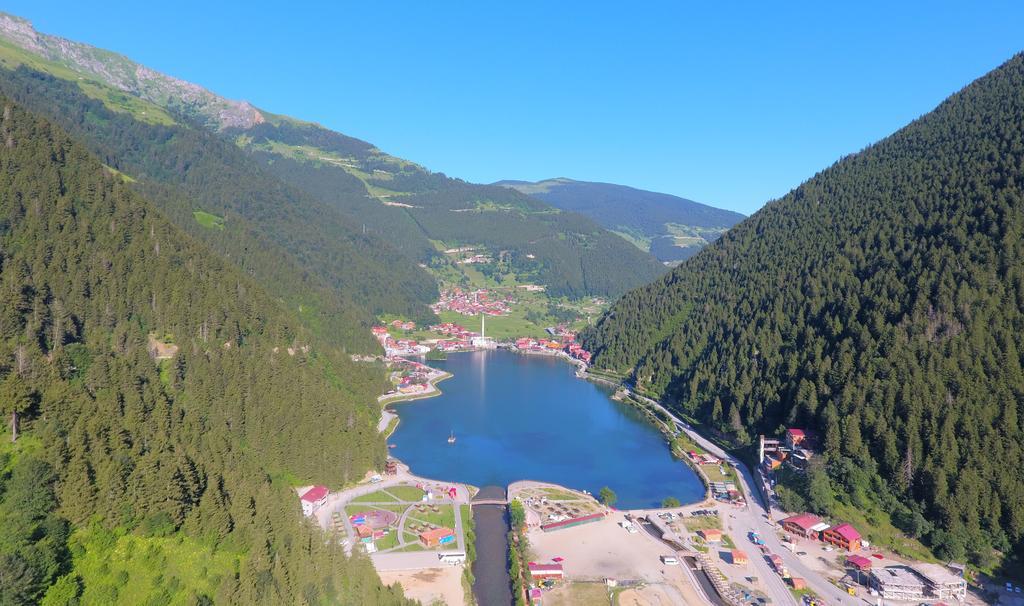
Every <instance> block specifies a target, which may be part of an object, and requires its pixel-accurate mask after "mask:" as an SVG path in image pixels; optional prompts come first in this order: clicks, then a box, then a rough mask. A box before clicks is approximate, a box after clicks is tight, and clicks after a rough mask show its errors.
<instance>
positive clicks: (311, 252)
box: [0, 66, 437, 350]
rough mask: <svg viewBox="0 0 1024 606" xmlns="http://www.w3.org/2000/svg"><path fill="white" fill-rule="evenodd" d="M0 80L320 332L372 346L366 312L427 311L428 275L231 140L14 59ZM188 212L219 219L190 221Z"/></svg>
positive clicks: (432, 291)
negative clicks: (135, 108) (124, 107)
mask: <svg viewBox="0 0 1024 606" xmlns="http://www.w3.org/2000/svg"><path fill="white" fill-rule="evenodd" d="M0 92H2V93H4V94H7V95H9V96H11V97H12V98H14V99H16V100H17V101H18V102H19V103H23V104H25V105H26V106H28V107H30V108H32V110H33V111H36V112H38V113H41V114H44V115H46V116H47V117H48V118H50V119H52V120H54V121H55V122H57V123H59V124H60V125H61V126H62V127H64V128H65V129H67V130H68V131H69V132H71V133H72V134H73V135H74V136H76V137H77V138H79V139H81V140H82V141H84V142H86V143H87V144H88V145H89V146H90V148H91V149H92V150H93V152H94V153H96V154H97V155H99V156H100V158H101V159H102V160H103V162H104V163H105V164H107V165H108V166H111V167H112V168H114V169H116V170H118V171H120V172H121V173H123V174H124V175H126V179H128V180H130V183H131V185H132V187H135V188H137V189H138V190H139V191H141V192H143V193H145V195H146V196H147V197H149V198H150V199H151V200H153V201H154V202H155V203H157V204H159V205H160V206H161V208H162V209H164V210H165V212H167V214H168V216H169V217H170V218H171V219H173V220H174V221H175V222H176V223H178V225H179V226H181V227H183V228H184V229H186V230H187V231H189V232H190V233H191V234H192V235H193V236H195V237H197V238H200V239H202V240H203V241H205V242H206V243H207V244H208V245H209V246H211V247H212V248H214V249H215V250H216V251H217V252H219V253H220V254H222V255H223V256H225V257H226V258H228V259H230V260H232V261H234V262H235V263H236V264H237V265H238V266H239V267H241V268H242V269H244V270H245V271H246V272H248V273H250V274H251V275H253V276H254V277H256V278H257V280H258V281H259V282H260V283H261V284H263V285H264V286H265V287H266V288H268V289H269V290H270V292H272V293H273V294H275V295H277V296H278V297H280V298H281V299H283V300H284V301H286V302H288V304H289V305H290V306H291V307H292V308H293V309H299V308H300V307H301V308H302V310H303V312H304V313H303V317H304V319H306V320H308V321H309V322H310V323H311V324H315V325H323V327H324V328H325V330H323V331H322V332H323V333H325V334H330V335H331V336H332V337H334V338H338V339H341V340H343V341H344V342H345V343H347V344H349V345H351V346H353V347H356V348H358V349H363V350H366V349H367V348H370V347H372V346H373V345H372V343H370V342H369V341H368V337H367V335H368V334H369V333H368V332H367V331H368V325H369V323H370V322H371V320H372V314H375V313H382V312H388V313H400V314H405V315H409V316H412V317H423V316H425V315H426V314H429V310H427V309H426V307H425V305H426V304H427V303H430V302H431V301H433V300H435V298H436V296H437V290H436V285H435V284H434V282H433V279H432V278H431V277H430V276H429V275H427V274H426V272H424V271H422V270H421V269H420V268H418V267H415V266H414V265H413V264H412V263H410V262H409V261H408V260H407V259H404V258H403V257H402V256H401V255H399V254H397V253H396V251H395V250H394V249H391V248H390V247H389V246H388V245H387V244H385V243H384V242H383V241H382V240H381V239H380V238H377V237H375V236H373V235H372V234H364V233H362V230H361V229H360V228H359V227H358V225H357V224H355V223H354V220H353V219H352V218H351V217H349V216H348V215H346V214H344V213H341V212H339V210H338V209H337V208H334V207H330V206H327V205H325V204H321V203H320V202H318V201H317V200H316V199H315V198H314V197H313V196H310V195H307V194H305V193H303V192H302V191H300V190H298V189H297V188H294V187H291V186H289V185H287V184H285V183H284V182H282V181H281V180H280V179H277V178H276V177H274V175H272V174H270V173H269V172H267V171H266V170H264V169H262V168H261V167H260V166H259V164H257V163H256V162H254V161H252V160H251V159H249V158H248V157H247V156H246V154H245V153H244V152H242V151H241V150H239V149H238V148H237V147H236V146H235V145H233V144H231V143H230V142H228V141H226V140H224V139H222V138H221V137H218V136H217V135H215V134H213V133H209V132H207V131H205V130H204V129H200V128H195V127H192V126H189V125H188V124H149V123H146V122H145V121H142V120H139V119H138V117H137V116H135V115H133V114H131V113H127V112H117V111H114V110H112V109H110V108H108V107H106V106H105V105H104V104H103V103H102V102H100V101H98V100H96V99H93V98H91V97H90V96H88V95H87V94H86V93H85V91H83V90H82V89H81V88H80V87H79V86H78V85H77V84H76V83H75V82H73V81H69V80H64V79H60V78H55V77H52V76H50V75H47V74H43V73H41V72H37V71H34V70H31V69H28V68H27V67H25V66H20V67H18V68H17V69H14V70H6V69H0ZM197 213H203V214H205V215H206V216H211V215H212V216H215V217H216V218H218V219H219V220H220V222H219V224H215V225H212V226H211V225H209V224H206V225H204V224H202V223H200V222H199V221H197Z"/></svg>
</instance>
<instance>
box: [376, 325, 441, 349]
mask: <svg viewBox="0 0 1024 606" xmlns="http://www.w3.org/2000/svg"><path fill="white" fill-rule="evenodd" d="M395 322H398V320H395ZM406 324H411V325H412V328H416V324H415V323H413V322H406V323H403V324H402V325H403V326H404V325H406ZM370 330H371V331H373V336H374V337H376V338H377V342H379V343H380V344H381V347H383V348H384V354H385V355H386V356H388V357H394V356H417V355H422V354H425V353H427V352H428V351H430V348H429V347H427V346H426V345H420V344H419V343H417V342H416V341H415V340H414V339H396V338H394V337H392V336H391V335H390V334H389V333H388V329H387V327H386V326H374V327H373V328H371V329H370ZM403 330H412V329H403Z"/></svg>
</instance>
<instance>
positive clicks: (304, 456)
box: [0, 74, 405, 605]
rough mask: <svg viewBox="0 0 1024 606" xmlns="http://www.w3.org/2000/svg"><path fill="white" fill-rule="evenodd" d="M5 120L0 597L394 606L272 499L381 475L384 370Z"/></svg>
mask: <svg viewBox="0 0 1024 606" xmlns="http://www.w3.org/2000/svg"><path fill="white" fill-rule="evenodd" d="M8 76H9V74H8ZM8 83H9V82H8ZM0 107H2V117H0V405H2V408H3V409H2V410H0V412H2V413H3V418H4V419H5V422H6V425H7V433H5V434H4V436H3V438H4V442H3V446H0V603H3V604H32V603H40V602H42V603H44V604H49V605H56V604H78V603H81V604H113V603H150V604H168V603H189V604H208V603H211V601H213V600H216V602H217V603H239V604H283V603H289V604H296V603H303V604H318V603H328V602H330V603H347V604H399V603H404V601H405V600H404V599H403V598H402V597H401V594H400V590H398V589H393V588H384V587H382V586H381V585H380V583H379V581H378V579H377V577H376V575H375V573H374V571H373V569H372V566H371V565H370V563H369V562H368V561H367V560H366V559H365V558H359V557H355V558H353V559H348V558H346V557H345V556H344V555H343V553H342V552H341V551H340V548H337V547H336V546H334V545H332V544H331V543H330V542H327V543H325V541H324V537H323V535H322V534H321V531H320V530H319V529H318V528H312V527H310V526H309V525H307V523H306V522H304V521H303V519H302V516H301V513H300V511H299V506H298V501H297V499H296V496H295V493H294V492H293V491H292V490H291V488H290V486H289V484H290V483H291V482H294V481H306V482H308V481H309V480H313V479H316V480H318V481H323V482H326V483H329V484H333V485H339V484H341V483H344V482H346V481H350V480H353V479H356V478H359V477H362V475H363V474H364V472H365V471H366V470H367V469H368V468H370V467H371V466H374V465H378V464H380V463H381V461H382V460H383V458H384V456H385V453H384V448H383V444H382V442H381V441H380V439H379V436H378V434H377V432H376V418H377V415H378V410H377V408H376V406H375V405H374V404H373V402H374V396H375V394H376V393H379V391H380V390H381V389H382V383H381V381H382V376H383V375H382V372H381V371H380V369H379V368H378V367H375V366H372V365H357V364H356V363H353V362H351V361H350V360H349V358H348V356H347V355H345V354H343V353H342V352H341V351H340V350H339V349H336V348H335V347H332V346H331V345H330V344H325V342H324V341H323V340H322V339H320V338H318V337H317V336H316V334H315V333H313V332H311V331H309V330H307V329H306V328H305V327H304V326H303V325H302V323H301V321H300V319H299V318H297V317H296V316H295V315H294V314H293V312H291V311H290V310H288V309H286V308H285V307H283V306H282V305H281V304H280V303H279V302H277V300H276V299H275V298H272V297H271V296H269V295H267V294H264V291H263V289H262V288H261V287H260V285H259V284H257V282H256V281H255V280H254V279H252V278H251V277H250V276H248V275H246V274H245V273H244V272H242V271H239V270H238V269H236V268H235V267H234V266H233V265H231V264H229V263H227V262H224V261H221V260H220V259H219V257H218V256H217V255H216V254H215V253H214V252H213V251H212V250H211V249H210V248H209V247H208V246H207V245H206V244H203V243H200V242H197V241H195V240H194V239H193V238H192V237H190V236H189V235H188V234H186V233H185V232H184V231H183V230H182V229H180V228H179V227H177V226H175V225H174V224H173V223H172V222H170V221H169V220H167V219H165V218H164V216H163V214H162V213H161V211H159V210H157V209H156V207H154V206H152V205H151V204H150V203H148V202H147V201H144V200H143V199H142V198H140V196H139V195H138V194H137V193H135V191H134V188H133V187H132V186H131V185H129V184H128V183H126V182H125V181H124V179H123V178H122V177H121V176H120V175H117V174H114V173H113V172H112V171H111V170H110V169H109V168H107V167H104V166H103V164H101V162H100V161H99V160H97V159H96V158H95V157H94V156H92V155H91V154H90V153H89V151H88V150H87V149H86V148H85V147H84V146H82V145H79V144H78V143H75V142H73V141H72V140H71V139H70V138H69V137H68V136H67V135H66V134H65V133H64V132H63V131H62V130H60V129H59V128H58V127H55V126H52V125H51V124H50V123H48V122H46V121H44V120H43V119H40V118H37V117H35V116H34V115H32V114H30V113H28V112H27V111H25V110H24V109H22V108H21V107H20V106H19V105H17V104H15V103H14V102H12V101H10V100H5V99H0ZM103 116H104V115H98V114H94V113H90V112H86V113H85V114H84V117H83V121H84V122H91V121H94V120H96V119H98V118H99V117H103ZM106 117H107V118H109V116H106ZM81 128H83V129H85V128H88V127H87V126H85V125H84V124H83V125H82V127H81ZM124 136H125V137H128V135H127V134H124ZM175 136H182V135H181V134H180V133H179V134H177V135H173V136H171V138H172V139H173V138H174V137H175ZM156 344H162V345H161V347H162V348H164V353H165V354H168V352H167V351H166V349H167V348H170V346H172V345H173V346H175V347H177V348H178V349H177V351H176V352H170V354H169V359H164V360H161V361H159V362H158V361H156V360H155V359H154V356H153V355H151V350H152V349H153V348H154V347H155V345H156ZM13 432H16V435H17V440H16V441H14V442H12V441H11V439H12V437H14V436H13V435H12V433H13ZM186 554H187V555H186Z"/></svg>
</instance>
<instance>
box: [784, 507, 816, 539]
mask: <svg viewBox="0 0 1024 606" xmlns="http://www.w3.org/2000/svg"><path fill="white" fill-rule="evenodd" d="M820 523H821V520H819V519H818V516H816V515H812V514H809V513H800V514H797V515H795V516H790V517H788V518H786V519H785V520H782V528H783V530H785V531H786V532H789V533H792V534H795V535H797V536H799V537H804V538H813V537H814V534H815V533H814V531H813V530H811V528H812V527H814V526H817V525H818V524H820Z"/></svg>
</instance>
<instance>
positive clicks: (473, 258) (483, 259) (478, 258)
mask: <svg viewBox="0 0 1024 606" xmlns="http://www.w3.org/2000/svg"><path fill="white" fill-rule="evenodd" d="M492 261H494V259H492V258H491V257H490V256H488V255H481V254H475V255H469V256H468V257H464V258H462V259H459V260H458V261H456V262H455V264H456V265H473V264H476V263H490V262H492Z"/></svg>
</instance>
